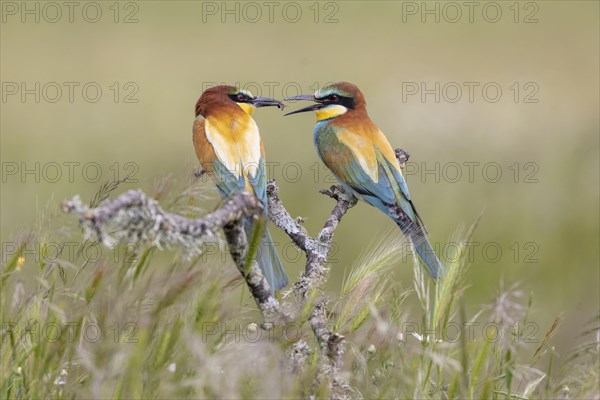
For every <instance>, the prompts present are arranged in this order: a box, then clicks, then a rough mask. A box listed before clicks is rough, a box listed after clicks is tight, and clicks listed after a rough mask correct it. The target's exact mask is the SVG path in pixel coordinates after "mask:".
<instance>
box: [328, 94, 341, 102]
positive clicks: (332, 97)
mask: <svg viewBox="0 0 600 400" xmlns="http://www.w3.org/2000/svg"><path fill="white" fill-rule="evenodd" d="M338 100H339V97H338V95H337V94H330V95H329V101H333V102H335V101H338Z"/></svg>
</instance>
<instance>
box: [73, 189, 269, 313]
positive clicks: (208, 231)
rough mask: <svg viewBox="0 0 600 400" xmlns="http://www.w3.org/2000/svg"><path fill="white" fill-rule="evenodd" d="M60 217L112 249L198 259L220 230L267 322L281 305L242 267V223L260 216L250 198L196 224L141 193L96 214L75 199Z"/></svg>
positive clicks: (252, 267) (255, 270)
mask: <svg viewBox="0 0 600 400" xmlns="http://www.w3.org/2000/svg"><path fill="white" fill-rule="evenodd" d="M62 209H63V211H65V212H67V213H70V214H75V215H77V216H78V217H79V222H80V224H81V226H82V227H83V228H84V234H85V235H86V236H87V237H89V236H92V235H96V237H97V238H98V240H100V241H101V242H103V243H104V244H105V245H107V246H109V247H111V246H112V245H113V244H114V242H115V240H122V239H125V240H127V241H134V242H145V243H150V244H152V245H155V246H159V247H162V246H171V245H181V246H183V247H184V249H185V250H186V251H187V252H188V254H189V255H195V254H199V253H200V252H201V249H202V244H203V243H205V242H206V241H207V240H209V239H214V238H216V237H217V236H218V231H219V230H220V229H223V230H224V231H225V237H226V239H227V241H228V244H229V248H230V251H231V255H232V258H233V260H234V262H235V264H236V266H237V268H238V270H239V271H240V273H241V274H242V276H243V277H244V279H245V280H246V283H247V284H248V288H249V289H250V292H251V293H252V296H253V297H254V300H255V301H256V304H257V305H258V306H259V308H260V309H261V310H262V311H263V313H264V314H265V317H268V318H269V319H272V318H273V315H274V314H277V313H278V312H279V302H278V301H277V299H275V297H274V296H273V295H272V294H271V289H270V287H269V284H268V282H267V280H266V279H265V278H264V276H263V275H262V273H261V272H260V268H259V267H258V266H257V264H256V263H254V262H253V263H249V266H248V267H246V253H247V247H248V241H247V238H246V233H245V231H244V229H243V227H242V222H241V221H242V220H243V219H244V218H245V217H251V218H255V217H258V216H260V215H262V212H263V207H262V204H261V203H260V202H259V201H258V200H257V199H256V198H255V197H254V196H252V195H249V194H245V193H240V194H237V195H235V196H233V197H232V198H231V199H230V200H229V201H227V202H226V203H225V204H224V205H223V206H222V207H220V208H218V209H217V210H215V211H214V212H212V213H210V214H208V215H206V216H204V217H202V218H197V219H189V218H185V217H182V216H181V215H177V214H172V213H168V212H166V211H164V210H163V209H162V208H160V206H159V205H158V202H157V201H156V200H154V199H152V198H150V197H148V196H146V194H144V192H142V191H141V190H130V191H128V192H125V193H123V194H122V195H120V196H119V197H117V198H116V199H114V200H110V201H104V202H102V203H101V204H100V205H99V206H98V207H97V208H90V207H88V206H87V205H85V204H84V203H83V202H82V201H81V199H80V198H79V196H75V197H74V198H73V199H72V200H70V201H65V202H63V203H62Z"/></svg>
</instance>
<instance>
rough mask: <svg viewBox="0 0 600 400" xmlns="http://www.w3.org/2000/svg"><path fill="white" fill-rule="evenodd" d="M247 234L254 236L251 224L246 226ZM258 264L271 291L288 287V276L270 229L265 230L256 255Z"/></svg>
mask: <svg viewBox="0 0 600 400" xmlns="http://www.w3.org/2000/svg"><path fill="white" fill-rule="evenodd" d="M246 233H247V234H248V235H252V225H251V224H250V223H248V224H246ZM249 237H251V236H249ZM256 262H257V263H258V266H259V267H260V270H261V271H262V273H263V275H264V276H265V278H266V279H267V282H269V286H271V289H273V290H274V291H275V290H279V289H281V288H283V287H285V286H287V285H288V283H289V279H288V276H287V274H286V272H285V270H284V269H283V266H282V265H281V261H280V260H279V256H278V255H277V251H276V250H275V244H274V243H273V239H271V233H270V232H269V229H265V234H264V236H263V238H262V240H261V242H260V247H259V248H258V252H257V254H256Z"/></svg>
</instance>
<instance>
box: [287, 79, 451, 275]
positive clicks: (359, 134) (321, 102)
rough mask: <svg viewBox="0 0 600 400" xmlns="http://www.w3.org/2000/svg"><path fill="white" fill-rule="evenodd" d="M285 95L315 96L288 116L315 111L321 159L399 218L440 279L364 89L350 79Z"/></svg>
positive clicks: (348, 185)
mask: <svg viewBox="0 0 600 400" xmlns="http://www.w3.org/2000/svg"><path fill="white" fill-rule="evenodd" d="M284 100H309V101H313V102H314V104H312V105H309V106H308V107H304V108H301V109H299V110H296V111H292V112H290V113H287V114H286V115H291V114H297V113H302V112H307V111H314V112H315V114H316V116H317V124H316V125H315V128H314V144H315V147H316V148H317V152H318V154H319V157H320V158H321V160H322V161H323V162H324V163H325V165H326V166H327V167H328V168H329V169H330V170H331V172H333V174H334V175H335V176H336V177H337V179H338V180H339V182H340V183H341V184H342V186H343V187H344V189H345V190H346V191H347V192H349V193H352V194H353V195H354V196H355V197H357V198H358V199H361V200H364V201H366V202H367V203H369V204H371V205H372V206H374V207H376V208H378V209H379V210H381V211H383V212H384V213H385V214H386V215H387V216H389V217H390V218H391V219H393V220H394V222H395V223H396V224H397V225H398V226H399V227H400V229H401V230H402V232H403V233H404V235H405V236H406V237H407V238H408V240H409V241H410V242H411V243H412V245H413V247H414V249H415V251H416V253H417V254H418V255H419V257H420V259H421V260H422V262H423V264H425V266H426V267H427V269H428V270H429V272H430V273H431V276H432V277H433V278H434V279H436V278H438V276H440V275H441V274H442V273H443V267H442V264H441V263H440V261H439V259H438V257H437V256H436V254H435V252H434V250H433V248H432V247H431V244H430V243H429V240H428V239H427V231H426V229H425V224H424V223H423V220H422V219H421V217H420V216H419V214H418V213H417V210H416V208H415V205H414V203H413V201H412V198H411V196H410V193H409V192H408V186H407V185H406V181H405V179H404V176H403V175H402V170H401V168H400V164H399V162H398V160H397V158H396V154H395V152H394V150H393V149H392V146H391V145H390V143H389V142H388V140H387V138H386V137H385V135H384V134H383V133H382V132H381V130H380V129H379V128H378V127H377V126H376V125H375V124H374V123H373V121H371V118H370V117H369V115H368V114H367V103H366V101H365V97H364V95H363V94H362V92H361V91H360V89H359V88H358V87H357V86H356V85H353V84H351V83H348V82H338V83H333V84H329V85H326V86H325V87H323V88H321V89H320V90H317V91H316V92H315V94H313V95H302V96H295V97H290V98H287V99H284Z"/></svg>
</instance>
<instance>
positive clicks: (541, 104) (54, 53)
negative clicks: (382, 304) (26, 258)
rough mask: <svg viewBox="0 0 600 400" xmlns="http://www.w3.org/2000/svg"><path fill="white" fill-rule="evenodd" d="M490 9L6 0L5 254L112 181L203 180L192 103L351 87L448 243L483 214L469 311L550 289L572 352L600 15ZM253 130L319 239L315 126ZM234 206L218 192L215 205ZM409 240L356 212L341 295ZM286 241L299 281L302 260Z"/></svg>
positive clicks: (592, 212)
mask: <svg viewBox="0 0 600 400" xmlns="http://www.w3.org/2000/svg"><path fill="white" fill-rule="evenodd" d="M476 3H477V6H476V7H475V8H474V9H473V14H472V16H470V15H469V9H468V8H466V7H465V6H463V5H462V3H452V4H453V5H450V6H448V4H447V3H438V2H428V3H421V2H377V1H368V2H367V1H352V2H320V3H315V2H295V3H286V2H281V3H280V2H275V6H273V7H274V8H272V9H269V7H270V6H267V5H265V4H264V3H263V2H256V3H251V5H250V6H248V3H241V2H227V3H223V2H194V1H144V2H121V3H113V2H100V3H97V4H98V7H99V10H100V12H101V15H100V17H97V15H99V14H97V7H95V6H94V7H92V8H90V7H88V6H87V4H88V3H86V2H82V3H77V4H78V6H77V7H76V8H75V9H74V11H73V17H72V18H73V22H70V21H69V18H70V16H69V13H68V9H67V8H66V7H64V6H62V10H61V13H62V15H61V17H60V18H59V19H58V20H56V21H55V22H52V21H53V20H54V19H56V18H58V14H56V10H55V9H52V8H48V7H46V6H45V5H46V4H47V3H44V2H41V3H34V2H28V3H27V6H25V5H24V4H25V3H21V2H3V3H2V13H3V14H2V18H3V20H2V31H1V58H2V61H1V75H2V76H1V80H2V103H1V107H2V110H1V145H2V146H1V158H2V194H1V214H2V215H1V219H2V228H1V235H2V243H3V249H2V250H3V252H4V253H6V250H7V247H6V245H7V243H11V242H12V241H14V240H15V237H16V235H17V234H19V232H27V231H28V230H35V229H36V226H37V225H38V224H39V223H40V218H39V214H40V212H41V211H42V210H44V209H48V210H51V211H52V212H54V213H57V212H58V211H57V210H58V205H59V203H60V201H62V200H63V199H65V198H71V197H72V196H73V195H75V194H81V195H82V197H83V198H84V199H89V198H91V197H92V196H93V194H94V193H95V192H96V191H97V189H98V187H99V186H100V184H101V183H102V182H104V181H106V180H111V179H113V178H114V177H115V176H118V177H123V176H124V175H126V174H127V173H128V172H134V173H135V176H134V178H136V179H137V180H138V181H139V182H137V183H130V184H126V185H123V186H121V187H120V188H119V189H118V192H122V191H124V190H126V189H128V188H134V187H140V188H142V189H144V190H146V191H151V190H152V188H153V186H154V185H155V184H156V182H157V181H158V180H160V178H161V177H164V176H166V175H171V176H172V178H173V179H175V180H176V181H177V182H179V184H180V185H185V184H186V182H188V181H189V180H190V179H191V178H190V177H191V174H192V172H193V171H194V169H195V168H196V167H197V160H196V157H195V154H194V150H193V147H192V142H191V127H192V121H193V118H194V113H193V110H194V104H195V101H196V100H197V98H198V97H199V96H200V94H201V93H202V91H203V90H204V89H206V88H207V87H208V86H209V85H211V83H213V82H214V83H230V84H231V83H233V84H237V85H239V86H242V87H244V88H246V89H249V90H250V91H252V92H253V93H254V94H260V95H264V96H273V97H277V98H282V97H285V96H293V95H296V94H300V93H299V92H300V91H301V92H305V93H310V92H312V91H314V90H315V89H316V88H317V87H318V86H321V85H323V84H325V83H327V82H331V81H341V80H347V81H350V82H353V83H355V84H357V85H358V86H359V87H360V88H361V89H362V90H363V92H364V94H365V96H366V98H367V102H368V107H369V113H370V115H371V117H372V119H373V120H374V121H375V122H376V123H377V124H378V125H379V127H380V128H381V129H382V130H383V131H384V132H385V133H386V134H387V136H388V138H389V140H390V142H391V143H392V145H393V146H394V147H402V148H404V149H405V150H407V151H408V152H410V153H411V160H410V161H411V162H410V163H409V165H408V166H407V170H406V172H407V173H406V175H407V179H408V184H409V187H410V190H411V194H412V196H413V197H414V200H415V203H416V205H417V207H418V209H419V212H420V213H421V214H422V216H423V218H424V219H425V221H426V222H427V224H428V229H429V231H430V234H431V238H432V241H433V242H436V243H437V244H438V247H439V246H443V245H444V243H447V242H448V241H450V240H452V239H451V237H452V234H453V232H455V231H456V230H457V228H459V226H461V225H465V226H470V225H471V224H472V223H473V222H474V221H475V220H476V219H477V217H478V216H479V215H480V214H481V213H482V212H483V216H482V218H481V222H480V225H479V227H478V229H477V232H476V234H475V237H474V239H473V241H474V242H475V243H473V245H472V246H471V256H472V258H473V265H472V267H471V269H470V274H469V277H468V279H469V280H468V284H469V288H468V291H467V301H468V304H469V305H470V306H472V307H473V309H474V310H475V309H479V308H480V306H481V304H482V303H486V302H489V301H490V300H491V299H492V298H493V296H494V295H495V294H496V292H497V290H498V288H499V287H500V285H501V284H502V283H501V282H503V284H504V285H505V286H509V285H511V284H513V283H519V284H520V287H521V289H522V290H523V291H524V292H525V293H529V292H531V293H533V298H534V303H533V309H534V311H535V313H534V314H533V315H534V316H533V318H532V319H531V320H533V321H535V322H536V323H538V324H539V326H540V332H545V330H546V329H547V327H548V326H549V325H550V324H551V322H552V320H553V319H554V317H556V315H558V314H559V313H561V312H564V313H565V320H564V322H563V325H562V329H560V331H559V332H558V334H557V337H556V339H555V340H556V342H557V343H558V344H559V345H562V346H563V347H562V349H563V350H564V351H566V350H567V348H569V347H570V346H571V345H572V344H573V343H574V342H575V341H576V340H577V335H578V334H579V333H580V332H581V327H582V325H583V323H584V322H585V321H587V320H589V319H590V318H591V317H592V316H594V315H595V314H597V313H598V309H599V301H600V299H599V280H600V277H599V259H598V256H599V255H598V243H599V223H598V222H599V215H598V212H599V211H598V210H599V185H598V184H599V176H598V175H599V164H598V155H599V143H598V138H599V134H598V132H599V119H598V113H599V111H598V110H599V100H598V85H599V80H598V70H599V62H598V51H599V50H598V49H599V19H598V15H599V5H598V3H597V2H590V1H581V2H567V1H545V2H525V3H513V2H500V3H494V4H496V5H495V6H494V5H492V6H489V3H486V2H482V3H478V2H476ZM35 4H38V5H37V7H39V13H38V15H37V17H38V18H39V22H36V21H35V19H36V15H35V13H36V11H35V10H36V9H35V7H36V6H35ZM56 4H62V3H56ZM456 5H458V8H457V6H456ZM15 7H16V8H15ZM23 7H29V8H30V9H33V10H34V11H33V12H34V14H32V15H30V14H24V15H22V12H23V10H22V8H23ZM86 7H87V8H86ZM423 7H427V10H433V14H428V13H424V11H426V10H424V9H423ZM15 10H16V11H15ZM257 10H260V15H259V14H258V13H257ZM270 10H271V12H272V14H271V15H270V14H269V12H270ZM436 10H437V11H436ZM457 10H460V12H461V15H460V16H459V15H458V14H456V12H457ZM484 10H485V11H484ZM498 10H500V13H501V14H497V11H498ZM436 13H437V15H436ZM436 18H438V19H439V22H436ZM23 19H24V21H23ZM86 19H87V20H86ZM94 19H98V22H95V23H92V22H88V20H89V21H91V20H94ZM423 19H424V21H423ZM136 20H137V22H136ZM495 20H497V21H496V22H493V21H495ZM115 21H117V22H115ZM126 22H127V23H126ZM36 82H39V88H36ZM65 82H67V84H65ZM68 82H73V83H68ZM468 82H471V83H468ZM436 83H439V89H436ZM86 84H87V86H85V85H86ZM23 85H25V86H23ZM69 85H71V86H72V87H73V97H72V98H71V99H70V98H69V89H68V87H69ZM422 85H424V86H422ZM486 85H487V86H486ZM57 86H58V87H60V88H61V91H62V93H59V92H57V91H56V87H57ZM84 86H85V87H86V90H85V91H84V90H83V88H84ZM98 87H99V88H100V89H101V91H102V93H101V95H99V96H97V94H96V89H97V88H98ZM457 87H458V88H460V89H461V91H462V93H461V96H460V97H459V98H457V95H458V94H457V92H456V88H457ZM469 87H472V88H473V93H472V96H473V97H472V98H471V99H469ZM484 87H485V88H486V89H485V90H484V89H483V88H484ZM498 87H499V88H500V89H501V91H502V92H501V94H497V93H496V88H498ZM24 88H25V89H28V90H30V91H31V92H30V93H29V94H23V89H24ZM423 89H426V90H429V92H426V94H424V98H422V95H423ZM415 90H417V92H416V93H414V92H415ZM427 93H429V94H427ZM36 96H38V97H39V99H36ZM436 96H438V97H439V101H436ZM96 97H97V101H95V98H96ZM38 100H39V101H38ZM71 100H72V101H71ZM455 100H456V101H455ZM296 106H297V105H292V108H293V107H296ZM255 119H256V120H257V122H258V124H259V126H260V128H261V133H262V136H263V140H264V142H265V146H266V151H267V159H268V161H269V162H271V163H273V164H272V166H271V168H270V171H271V178H275V179H277V181H278V183H279V186H280V188H281V198H282V199H283V201H284V203H285V205H286V206H287V208H288V210H290V212H291V213H292V214H294V215H301V216H304V217H306V223H305V225H306V226H307V228H308V230H309V232H311V233H313V234H314V233H315V232H317V229H319V228H320V226H321V224H322V223H323V221H324V219H325V218H326V216H327V215H328V214H329V212H330V210H331V208H332V206H333V203H332V201H331V199H329V198H326V197H325V196H322V195H320V194H319V193H318V190H319V189H321V188H324V187H328V186H329V185H330V182H329V181H328V180H327V179H326V178H327V174H326V171H325V169H324V168H323V167H322V165H321V164H320V163H318V162H319V161H318V158H317V155H316V153H315V151H314V148H313V143H312V129H313V125H314V116H313V115H310V114H308V113H307V114H302V115H299V116H293V117H286V118H283V117H282V113H281V112H280V111H278V110H275V109H262V110H259V111H258V112H257V113H256V114H255ZM465 163H466V164H465ZM57 165H58V166H59V169H58V170H57V168H56V166H57ZM457 166H458V168H457ZM25 169H27V170H33V172H30V173H26V174H24V175H23V172H24V170H25ZM424 170H427V171H437V172H429V173H426V174H423V172H424ZM57 172H59V175H57ZM298 172H300V173H301V175H298ZM470 172H471V173H472V174H470ZM498 172H500V173H501V176H499V177H498V178H496V175H497V173H498ZM457 173H459V174H460V175H457ZM98 174H100V175H98ZM436 174H437V175H436ZM206 186H207V190H209V189H210V190H212V185H211V184H210V183H207V184H206ZM113 195H116V193H115V194H113ZM217 201H218V199H217V196H216V194H214V193H213V194H212V196H210V197H209V199H207V200H203V203H202V204H203V205H205V207H206V208H207V209H209V210H210V209H211V208H212V207H215V206H216V204H217ZM69 222H70V223H72V226H75V221H71V220H69ZM42 223H43V222H42ZM392 229H393V223H391V222H390V221H389V220H387V219H386V218H385V216H383V215H382V214H380V213H379V212H378V211H376V210H375V209H373V208H371V207H369V206H367V205H364V204H361V205H359V206H358V207H356V208H355V209H353V210H351V212H350V213H349V214H348V215H347V216H346V217H345V218H344V221H343V223H342V224H341V225H340V227H339V229H338V230H337V232H336V235H335V243H336V248H335V255H334V256H333V257H334V259H335V260H337V262H334V263H333V264H332V278H331V279H330V281H329V282H328V289H329V290H331V291H336V290H338V289H339V286H340V284H341V280H342V279H343V277H344V274H345V273H346V272H347V271H348V268H349V267H350V266H351V265H352V261H353V260H355V259H356V258H357V257H358V256H359V255H360V254H361V252H362V251H364V250H366V249H368V248H369V246H370V245H371V244H372V243H373V242H374V241H377V240H378V239H379V238H382V237H383V236H385V235H387V234H389V233H390V232H391V231H392ZM272 231H273V234H274V237H275V240H277V241H279V242H281V249H285V251H287V252H288V253H287V256H285V255H284V258H286V259H287V260H288V261H287V262H285V264H286V267H287V269H288V271H289V273H290V275H291V276H292V278H296V277H297V276H298V274H299V273H300V271H301V269H302V267H303V262H302V260H299V259H297V258H296V256H297V253H296V252H295V251H294V250H293V248H291V246H289V245H286V244H288V243H289V242H290V241H289V239H287V238H286V237H285V236H284V235H283V234H281V232H279V231H278V230H276V229H275V228H272ZM498 249H499V250H500V252H501V253H497V252H498ZM207 267H208V265H207ZM31 271H32V272H31V273H32V274H35V273H36V272H37V271H38V270H37V269H35V268H34V269H31ZM412 274H413V272H412V268H411V262H410V258H407V259H406V260H399V267H398V268H397V270H396V272H395V276H394V277H393V279H397V280H401V281H403V282H406V283H405V285H404V286H405V287H409V286H410V285H411V280H412Z"/></svg>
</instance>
